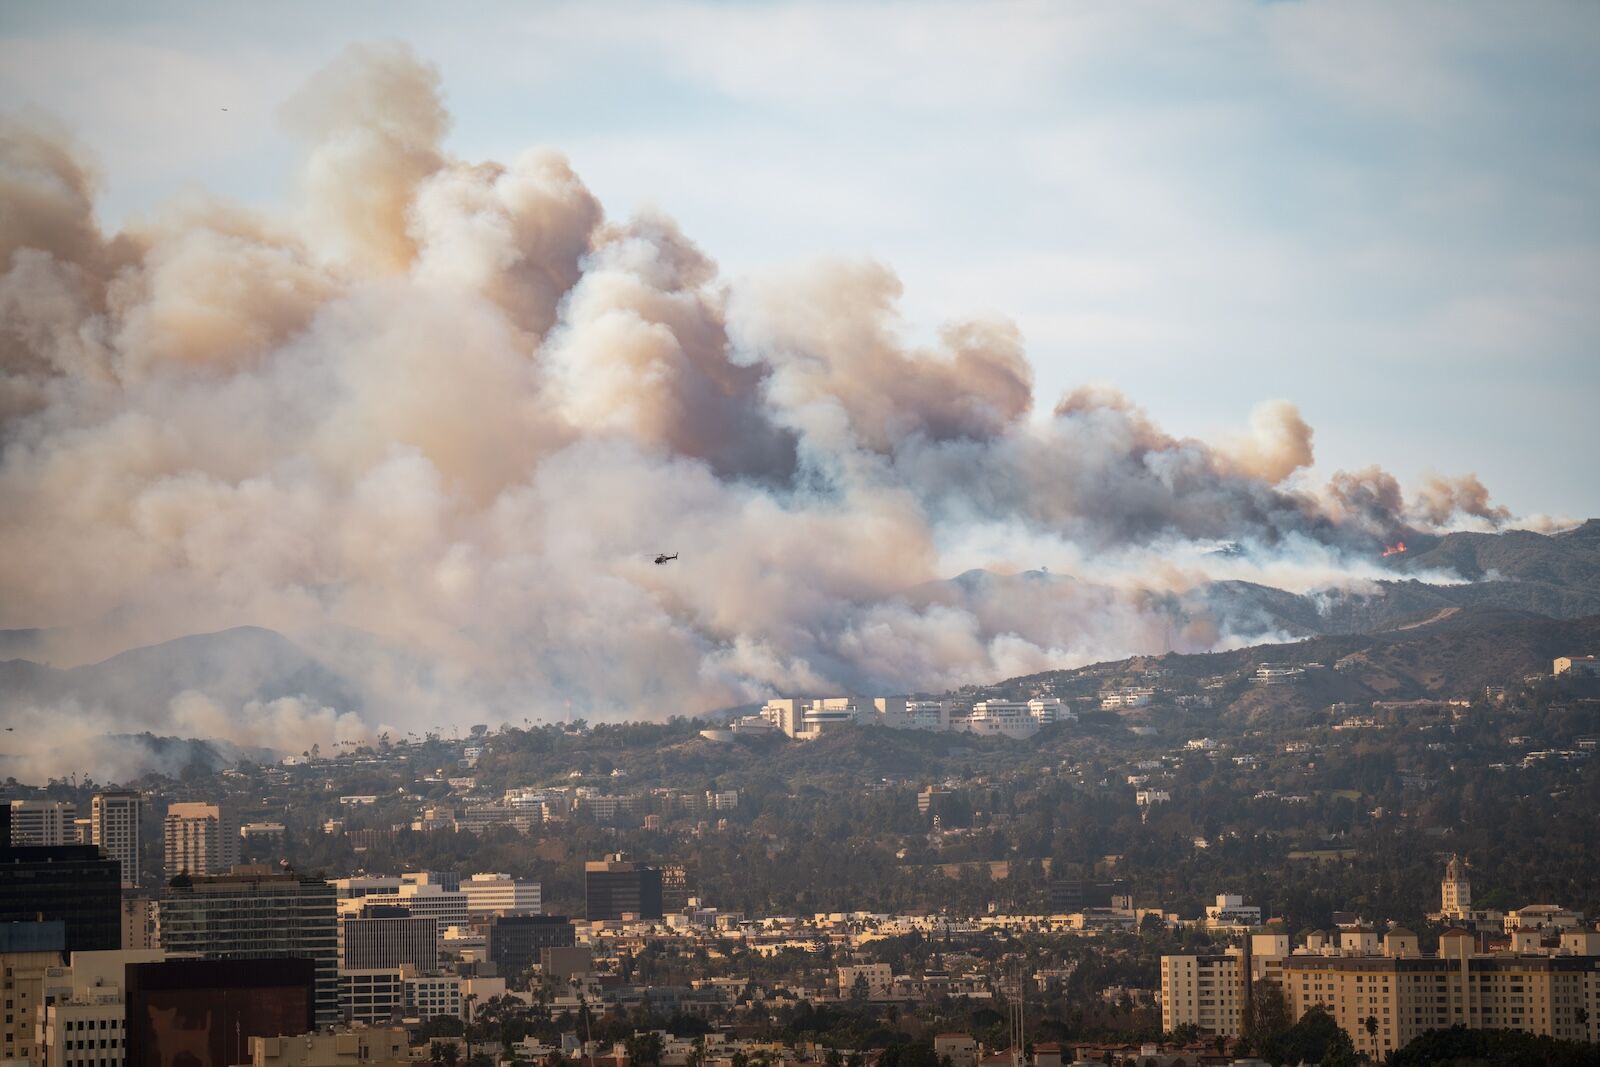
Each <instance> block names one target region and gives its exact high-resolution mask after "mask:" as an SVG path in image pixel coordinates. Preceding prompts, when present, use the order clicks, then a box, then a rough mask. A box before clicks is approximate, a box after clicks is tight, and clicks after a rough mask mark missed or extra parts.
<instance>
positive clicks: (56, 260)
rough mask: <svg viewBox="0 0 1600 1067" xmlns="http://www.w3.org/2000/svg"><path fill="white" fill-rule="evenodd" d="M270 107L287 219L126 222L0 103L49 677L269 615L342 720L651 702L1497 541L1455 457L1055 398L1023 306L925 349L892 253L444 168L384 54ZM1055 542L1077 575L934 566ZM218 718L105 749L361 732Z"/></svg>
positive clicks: (978, 659)
mask: <svg viewBox="0 0 1600 1067" xmlns="http://www.w3.org/2000/svg"><path fill="white" fill-rule="evenodd" d="M285 120H286V122H287V123H288V124H289V125H290V127H291V128H292V129H294V130H295V131H296V132H297V133H298V134H299V135H300V137H301V138H302V139H303V143H304V157H303V164H302V166H301V168H300V173H299V185H298V189H297V191H296V195H295V201H294V203H295V207H294V209H293V211H292V212H290V213H289V214H287V215H286V216H284V217H267V216H264V215H262V214H260V213H258V212H254V211H250V210H246V209H243V208H240V207H237V206H233V205H229V204H225V203H218V202H211V201H195V202H183V203H178V204H175V205H173V206H172V207H171V208H170V209H169V210H168V211H167V212H166V213H165V214H163V215H162V216H161V217H159V218H157V219H155V220H152V221H149V222H144V223H140V224H138V225H137V226H133V227H130V228H129V229H127V230H125V231H123V232H121V233H117V234H105V233H102V232H100V230H99V229H98V227H97V225H96V223H95V220H94V182H93V180H92V177H91V176H90V174H89V172H88V171H87V169H86V167H85V165H84V163H83V162H82V161H81V159H80V157H79V155H78V154H77V152H76V151H75V149H74V148H73V146H72V145H71V143H70V140H69V139H68V138H67V137H66V136H64V135H63V134H62V133H60V132H59V131H54V130H50V129H48V128H44V127H42V126H41V125H39V124H38V123H28V122H20V121H18V120H16V119H9V120H6V121H5V122H4V124H3V125H0V271H3V274H0V420H3V422H0V446H3V449H4V452H3V459H0V590H3V597H0V626H4V627H47V628H52V629H51V630H50V632H49V634H48V635H46V638H45V640H46V644H45V645H44V647H43V652H44V654H45V655H47V656H48V657H49V658H50V659H51V660H52V662H56V663H62V664H72V663H81V662H87V661H90V660H94V659H98V658H101V657H103V656H105V655H109V654H112V653H115V652H118V651H121V650H123V649H126V648H129V647H132V646H134V645H139V644H148V643H151V642H155V641H161V640H166V639H170V638H173V637H176V636H180V635H182V634H187V633H195V632H202V631H210V630H219V629H223V628H227V627H231V626H237V625H241V624H251V625H256V626H262V627H267V628H269V629H272V630H275V631H278V632H280V633H283V634H286V635H289V636H290V637H292V638H293V639H294V640H295V641H296V642H297V643H298V644H299V645H300V646H301V647H302V648H304V649H307V650H308V651H310V652H312V654H313V655H314V656H316V657H317V658H318V659H319V660H321V661H322V662H324V663H325V664H327V665H329V666H330V667H332V668H334V669H336V670H337V671H338V673H339V674H341V675H342V676H344V677H346V678H349V679H352V680H354V682H355V683H356V684H357V685H358V686H359V688H360V693H359V705H360V706H359V707H358V708H357V709H356V711H357V712H358V713H359V715H360V717H361V718H360V720H359V723H366V724H368V725H376V724H393V725H396V726H398V727H400V728H417V727H419V726H421V725H431V724H433V723H437V722H449V721H456V722H460V721H469V720H487V721H495V720H499V719H511V720H515V721H520V720H521V719H522V718H523V717H524V716H530V715H534V714H539V715H546V716H548V715H552V714H556V713H559V712H560V711H562V710H564V709H565V708H566V707H568V706H569V703H570V706H571V707H572V709H573V710H574V712H575V713H576V714H581V715H588V716H590V717H605V716H620V715H634V716H644V717H652V716H653V717H659V716H665V715H668V714H674V713H695V712H698V711H701V710H704V709H706V708H710V707H715V706H719V705H726V704H730V703H735V702H739V701H743V700H748V699H754V698H758V697H760V696H762V695H764V694H767V693H770V692H774V691H790V690H835V689H852V688H855V689H860V688H886V689H898V690H906V689H913V690H915V689H922V690H927V689H938V688H941V687H944V686H948V685H954V684H960V683H963V682H967V681H976V680H984V679H989V678H994V677H1001V676H1005V675H1008V674H1015V673H1018V672H1021V671H1029V670H1037V669H1041V668H1044V667H1048V666H1060V665H1063V664H1066V663H1074V662H1082V661H1084V660H1087V659H1093V658H1099V657H1104V656H1112V655H1117V654H1126V653H1128V652H1134V651H1148V650H1151V649H1159V647H1160V645H1161V643H1162V642H1163V641H1164V640H1167V639H1168V638H1169V637H1170V639H1171V640H1172V641H1173V643H1174V644H1175V645H1176V646H1178V647H1181V648H1202V647H1212V646H1215V645H1220V644H1227V643H1229V642H1237V641H1239V640H1242V639H1243V638H1245V637H1259V636H1260V635H1259V634H1258V633H1249V634H1244V633H1238V632H1235V630H1234V629H1233V627H1232V621H1231V620H1229V619H1227V618H1213V617H1204V616H1195V617H1191V618H1188V619H1187V620H1186V621H1185V625H1184V626H1183V627H1181V628H1180V629H1179V631H1178V632H1177V633H1176V634H1173V633H1172V631H1171V625H1172V623H1171V619H1172V617H1171V615H1170V614H1169V613H1165V612H1162V611H1157V610H1154V609H1153V608H1152V602H1153V599H1159V598H1161V597H1170V596H1171V595H1173V594H1182V593H1183V592H1184V591H1186V590H1188V589H1192V588H1194V587H1196V586H1198V585H1200V584H1201V583H1204V582H1206V581H1209V580H1212V579H1216V578H1219V577H1223V578H1226V577H1241V578H1251V579H1254V580H1259V581H1264V582H1268V583H1270V584H1274V585H1278V586H1280V587H1283V588H1289V589H1294V590H1297V591H1298V590H1305V589H1311V588H1318V587H1322V586H1325V585H1328V584H1330V583H1334V584H1340V583H1351V582H1355V583H1360V582H1365V581H1368V580H1370V579H1372V578H1374V577H1377V576H1379V574H1380V573H1381V572H1380V571H1378V570H1377V569H1376V568H1375V566H1374V565H1373V564H1372V563H1371V562H1370V561H1371V558H1372V557H1373V555H1374V550H1375V549H1376V548H1377V547H1378V546H1379V545H1380V543H1381V542H1383V541H1385V540H1390V539H1393V538H1395V537H1397V536H1400V535H1402V534H1404V533H1405V532H1406V531H1407V529H1408V528H1415V527H1420V528H1426V529H1442V528H1449V527H1454V526H1460V525H1477V526H1480V527H1483V528H1491V527H1495V526H1499V525H1502V524H1504V523H1506V522H1507V521H1508V520H1509V519H1510V516H1509V515H1508V514H1507V513H1506V512H1505V510H1504V509H1502V508H1496V507H1494V506H1493V505H1492V504H1491V503H1490V501H1489V498H1488V494H1487V492H1486V491H1484V489H1483V487H1482V486H1481V485H1480V484H1479V483H1478V482H1477V480H1476V479H1475V478H1472V477H1470V476H1468V477H1466V478H1464V479H1461V480H1460V481H1457V482H1450V481H1444V480H1437V481H1435V482H1430V483H1429V484H1428V485H1426V486H1423V487H1422V488H1421V490H1420V492H1419V493H1418V494H1417V495H1416V496H1415V497H1414V498H1413V499H1412V500H1411V501H1409V502H1408V501H1407V500H1406V499H1405V497H1404V496H1403V494H1402V492H1401V490H1400V487H1399V486H1398V485H1397V484H1396V482H1395V480H1394V479H1393V478H1392V477H1390V476H1389V475H1387V474H1385V473H1384V472H1383V471H1381V470H1378V469H1376V468H1373V469H1370V470H1367V471H1361V472H1356V473H1351V474H1346V473H1341V474H1339V475H1338V476H1336V477H1335V478H1334V480H1333V482H1332V484H1330V485H1329V486H1326V487H1323V488H1316V487H1308V486H1306V485H1304V484H1302V482H1303V475H1302V473H1301V472H1303V471H1304V470H1305V468H1307V467H1308V466H1309V465H1310V464H1311V462H1312V430H1311V428H1310V427H1309V426H1307V425H1306V423H1305V422H1304V421H1303V420H1302V419H1301V417H1300V415H1299V414H1298V412H1297V411H1296V410H1295V409H1294V407H1293V406H1292V405H1290V404H1288V403H1285V402H1282V401H1269V402H1267V403H1265V404H1263V405H1262V406H1261V407H1260V408H1258V409H1257V411H1256V413H1255V415H1254V416H1253V417H1252V419H1251V422H1250V425H1249V426H1248V427H1247V428H1245V429H1244V430H1243V431H1242V432H1241V433H1239V434H1238V435H1237V436H1235V437H1233V438H1230V439H1228V440H1225V441H1221V442H1219V443H1216V444H1206V443H1202V442H1200V441H1196V440H1188V439H1178V438H1174V437H1172V436H1169V435H1168V434H1166V433H1164V432H1163V431H1162V430H1161V429H1160V428H1159V427H1157V426H1155V425H1154V424H1152V423H1151V421H1150V420H1149V419H1148V418H1147V417H1146V416H1145V415H1144V414H1143V413H1142V412H1141V411H1140V410H1139V409H1138V408H1137V407H1135V406H1133V404H1132V403H1130V402H1129V401H1128V400H1127V399H1126V398H1124V397H1123V396H1121V395H1120V394H1118V393H1115V392H1113V391H1109V390H1105V389H1090V388H1086V389H1081V390H1078V391H1076V392H1073V393H1072V394H1071V395H1069V396H1067V397H1065V398H1062V399H1061V400H1060V402H1059V403H1057V404H1056V405H1055V407H1054V414H1053V415H1052V416H1050V417H1049V418H1047V419H1035V418H1034V417H1033V415H1032V413H1033V411H1034V407H1035V402H1036V400H1035V397H1034V396H1033V393H1032V375H1031V371H1030V368H1029V364H1028V361H1027V358H1026V355H1025V351H1024V342H1023V338H1022V337H1021V336H1020V335H1019V333H1018V331H1017V330H1016V329H1015V328H1014V327H1013V326H1012V325H1010V324H1009V323H1006V322H997V321H987V320H961V321H954V322H951V323H949V324H948V325H946V326H945V327H944V328H943V330H942V331H941V332H940V334H939V338H938V341H937V343H936V344H934V345H932V346H929V347H925V348H924V347H919V346H915V345H912V344H909V343H907V342H906V341H905V340H904V335H905V332H906V331H905V330H904V329H903V324H902V323H901V321H900V320H899V318H898V315H897V301H898V299H899V296H900V287H899V282H898V280H897V279H896V277H895V275H894V274H893V272H892V271H891V270H890V269H888V268H886V267H884V266H882V265H879V264H876V263H870V262H829V263H820V264H812V265H809V266H806V267H802V268H797V269H795V270H793V271H792V272H789V273H784V274H779V275H774V276H768V277H764V278H760V279H755V280H750V281H741V282H739V283H737V284H730V283H729V282H727V281H726V280H724V279H722V278H720V277H719V275H718V273H717V269H716V266H715V264H714V263H713V262H712V260H711V259H709V258H708V257H707V255H706V254H705V253H704V252H703V251H701V250H700V249H699V248H697V247H696V246H695V245H694V243H693V242H692V241H691V240H690V239H689V238H688V237H686V236H685V235H684V234H682V233H681V232H679V230H678V229H677V227H676V226H675V225H674V224H673V223H672V221H671V220H670V219H667V218H664V217H658V216H646V217H641V218H634V219H627V220H616V219H609V218H607V217H606V215H605V213H604V211H603V210H602V207H601V205H600V204H599V203H598V202H597V200H596V199H595V197H594V196H593V195H592V194H591V193H590V192H589V190H588V189H587V188H585V186H584V184H583V182H582V180H581V179H580V178H579V176H578V175H576V174H575V173H573V171H572V169H571V168H570V167H569V166H568V164H567V162H566V160H565V159H563V158H562V157H561V156H560V155H559V154H557V153H555V152H552V151H549V150H542V149H540V150H532V151H529V152H527V153H525V154H523V155H521V156H520V157H518V158H517V159H516V160H514V161H512V162H510V163H494V162H482V163H473V162H468V161H464V160H458V159H453V158H451V157H450V156H449V155H448V154H447V153H446V152H445V151H444V150H443V148H442V147H441V142H442V138H443V136H444V134H445V132H446V130H447V127H448V116H447V115H446V114H445V111H444V109H443V106H442V104H441V101H440V95H439V87H438V84H437V77H436V74H435V73H434V72H433V70H432V69H430V68H429V67H428V66H427V65H426V64H424V63H423V62H421V61H419V60H418V59H417V58H416V57H415V56H413V55H411V54H410V53H409V52H407V51H404V50H403V49H400V48H380V47H364V48H356V49H352V50H350V51H349V52H347V53H346V54H345V55H343V56H342V57H340V58H339V59H338V61H337V62H335V63H334V64H333V65H332V66H330V67H329V68H328V69H326V70H325V71H323V72H322V73H321V74H319V75H318V76H317V77H316V78H314V79H313V80H312V82H311V83H310V84H309V85H307V86H306V87H305V88H304V89H303V90H302V91H301V92H300V93H298V94H297V95H296V96H295V97H294V98H293V99H291V100H290V101H289V102H288V103H287V105H286V107H285ZM775 209H779V206H777V205H775ZM1224 541H1225V542H1235V543H1238V544H1242V545H1244V546H1246V547H1247V548H1248V549H1249V550H1250V551H1249V553H1248V554H1247V555H1246V556H1244V557H1239V556H1237V555H1218V554H1215V553H1212V552H1210V551H1209V549H1210V548H1212V547H1214V546H1215V544H1216V543H1217V542H1224ZM661 550H666V551H673V550H678V551H681V553H682V558H681V560H680V561H678V562H677V563H674V564H672V565H670V566H665V567H658V566H655V565H653V564H652V562H651V559H652V557H653V556H654V554H655V553H656V552H657V551H661ZM1041 563H1046V564H1048V565H1049V566H1050V568H1051V570H1052V571H1053V572H1056V573H1058V574H1063V575H1066V576H1070V577H1074V578H1076V579H1079V580H1078V581H1074V582H1067V583H1056V584H1054V585H1052V586H1051V587H1050V588H1051V589H1052V592H1050V594H1049V595H1048V596H1045V595H1043V594H1040V593H1036V594H1029V595H1028V596H1026V597H1020V596H1019V597H995V596H987V595H976V594H974V595H968V594H967V593H965V592H962V587H960V586H959V585H958V586H944V587H938V586H937V585H936V583H938V582H939V581H940V580H941V579H946V578H949V577H951V576H952V575H954V574H956V573H958V572H960V571H962V570H965V569H967V568H969V567H980V566H981V567H989V568H992V569H995V570H998V571H1011V570H1017V569H1022V568H1025V567H1032V566H1036V565H1038V564H1041ZM205 699H210V698H207V697H205V695H204V694H191V695H190V696H188V697H185V701H184V703H183V704H182V705H181V706H172V707H155V708H152V707H112V708H105V709H100V710H101V711H102V712H103V713H104V715H105V716H107V717H108V718H107V719H106V720H105V721H97V722H96V725H99V726H104V725H107V724H108V723H109V724H112V725H116V726H118V727H119V728H122V729H139V728H144V727H147V726H148V727H154V728H156V729H162V728H164V727H171V726H172V725H173V724H183V723H188V724H204V728H205V729H206V730H208V731H224V732H225V734H226V735H231V736H233V737H235V738H237V739H240V740H242V741H245V742H247V743H251V744H264V743H269V742H270V740H271V739H269V738H267V737H264V736H263V732H262V730H261V729H260V722H261V721H262V720H267V721H272V722H275V723H277V724H278V725H277V726H275V727H273V732H274V737H275V738H276V739H277V740H278V741H279V744H280V747H293V748H296V749H298V748H300V747H301V746H302V744H305V743H308V742H307V741H306V740H305V739H306V738H307V737H310V736H311V735H313V734H315V733H317V732H318V731H322V730H324V729H333V728H335V726H336V727H337V729H339V730H341V731H344V732H347V733H348V732H350V731H352V730H355V729H357V727H358V726H359V723H356V724H354V725H353V724H352V722H351V720H350V718H349V716H348V715H341V713H342V712H345V711H347V710H348V709H338V711H330V710H327V709H318V708H315V707H311V708H302V707H299V706H296V707H292V708H291V707H287V706H284V705H275V706H271V707H268V706H266V705H256V706H254V709H253V710H247V709H246V707H245V705H243V704H240V705H239V706H227V707H220V706H216V705H215V703H214V702H213V703H210V704H208V703H205V702H204V700H205ZM79 710H80V711H81V710H82V709H79ZM34 711H35V712H36V713H38V714H40V715H43V714H47V713H48V711H49V709H46V708H39V709H34ZM95 714H98V712H95V711H93V709H91V711H90V713H89V715H88V717H89V718H91V719H93V718H94V716H95ZM197 728H198V727H197Z"/></svg>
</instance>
